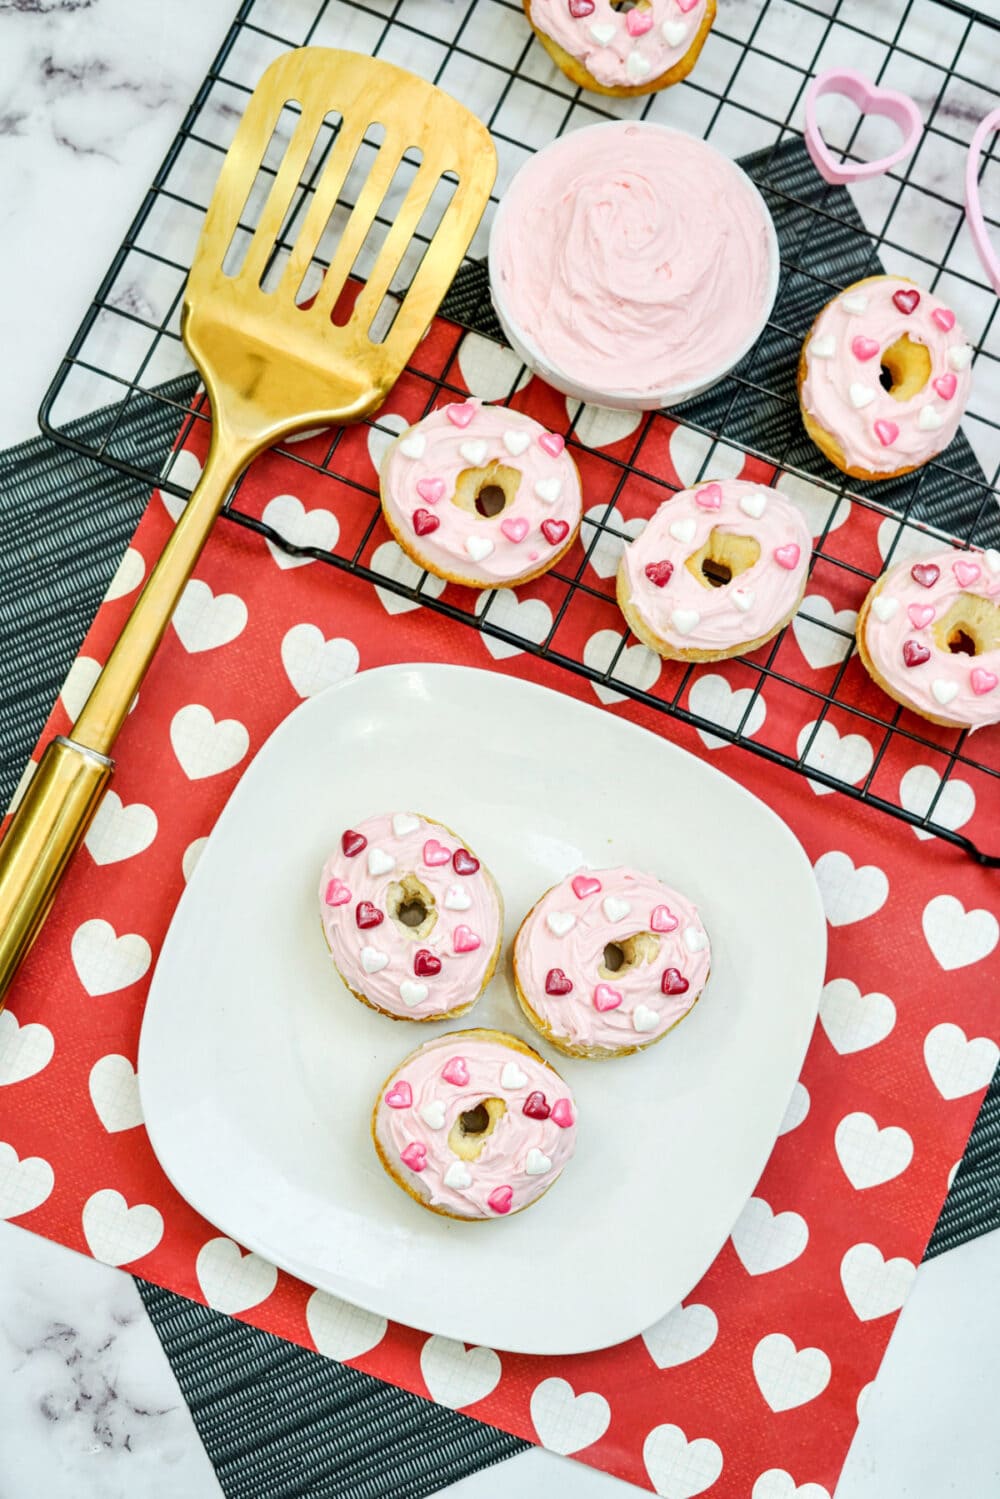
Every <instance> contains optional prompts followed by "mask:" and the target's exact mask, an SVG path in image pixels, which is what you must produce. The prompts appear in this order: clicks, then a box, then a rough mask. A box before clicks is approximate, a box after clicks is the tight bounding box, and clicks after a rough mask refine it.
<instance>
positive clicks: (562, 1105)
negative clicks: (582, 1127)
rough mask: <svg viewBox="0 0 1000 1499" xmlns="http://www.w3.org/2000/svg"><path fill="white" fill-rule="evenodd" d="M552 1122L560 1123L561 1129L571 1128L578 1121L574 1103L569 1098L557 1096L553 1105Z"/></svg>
mask: <svg viewBox="0 0 1000 1499" xmlns="http://www.w3.org/2000/svg"><path fill="white" fill-rule="evenodd" d="M552 1123H553V1124H558V1126H559V1128H560V1129H569V1127H570V1125H571V1124H575V1123H576V1120H575V1119H574V1117H573V1105H572V1104H571V1103H570V1101H569V1099H568V1098H557V1099H556V1101H555V1103H554V1104H553V1105H552Z"/></svg>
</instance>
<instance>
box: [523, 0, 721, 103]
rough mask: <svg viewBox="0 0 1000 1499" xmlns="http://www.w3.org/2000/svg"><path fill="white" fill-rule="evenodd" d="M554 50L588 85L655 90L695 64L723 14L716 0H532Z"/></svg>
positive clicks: (615, 90) (616, 90)
mask: <svg viewBox="0 0 1000 1499" xmlns="http://www.w3.org/2000/svg"><path fill="white" fill-rule="evenodd" d="M524 9H525V12H526V14H527V16H528V19H529V21H530V22H531V24H532V26H533V27H534V28H535V31H536V32H537V34H538V36H539V38H540V39H541V41H542V43H543V45H544V46H545V49H546V51H547V52H548V53H549V54H550V55H551V56H552V58H553V59H554V60H555V61H556V62H557V63H558V64H559V66H560V67H561V68H562V70H563V72H564V73H566V74H567V75H568V76H569V77H570V78H572V80H573V82H574V83H577V84H579V85H580V87H581V88H586V89H591V90H593V91H594V92H595V93H602V94H647V93H652V92H653V91H654V90H655V89H661V88H667V87H668V86H669V85H670V84H672V83H679V82H680V80H681V79H682V78H685V77H686V76H687V74H688V73H689V72H690V71H691V69H692V68H693V67H694V65H695V63H696V62H697V60H698V54H699V53H700V51H701V49H702V46H703V45H704V42H705V38H706V37H707V35H708V33H709V30H710V28H711V25H712V22H713V20H714V19H715V0H647V3H646V4H644V5H637V6H635V8H634V9H632V10H629V11H623V10H621V9H619V7H618V6H616V5H614V4H612V0H524Z"/></svg>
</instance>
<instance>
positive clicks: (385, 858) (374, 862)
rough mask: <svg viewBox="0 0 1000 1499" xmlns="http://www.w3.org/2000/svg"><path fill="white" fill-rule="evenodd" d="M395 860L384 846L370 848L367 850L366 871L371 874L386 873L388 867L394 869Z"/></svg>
mask: <svg viewBox="0 0 1000 1499" xmlns="http://www.w3.org/2000/svg"><path fill="white" fill-rule="evenodd" d="M395 867H396V861H395V859H394V858H393V856H392V854H389V853H386V851H385V849H384V848H370V849H369V850H368V873H369V874H371V875H379V874H388V873H389V870H390V869H395Z"/></svg>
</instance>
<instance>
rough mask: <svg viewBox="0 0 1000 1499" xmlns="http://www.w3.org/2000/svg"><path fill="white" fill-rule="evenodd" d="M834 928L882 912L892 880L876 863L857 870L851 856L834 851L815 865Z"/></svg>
mask: <svg viewBox="0 0 1000 1499" xmlns="http://www.w3.org/2000/svg"><path fill="white" fill-rule="evenodd" d="M813 870H814V873H815V875H816V883H817V884H818V885H819V893H820V896H821V897H822V900H823V909H824V910H825V911H826V919H827V921H828V922H829V923H830V925H831V926H848V925H850V923H852V922H855V921H864V920H866V918H867V917H869V916H874V914H875V912H876V911H880V910H881V909H882V907H883V906H884V905H885V903H886V901H887V900H888V898H889V881H888V879H887V878H886V876H885V874H884V873H883V871H882V870H881V869H879V868H878V867H877V866H876V865H874V864H862V865H860V866H859V867H858V868H855V866H854V861H853V860H852V859H851V857H850V855H848V854H845V853H842V852H840V850H838V849H833V850H831V852H830V853H828V854H822V855H821V856H820V857H819V858H818V859H817V860H816V863H815V865H814V866H813Z"/></svg>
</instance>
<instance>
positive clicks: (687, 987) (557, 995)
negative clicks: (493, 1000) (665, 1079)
mask: <svg viewBox="0 0 1000 1499" xmlns="http://www.w3.org/2000/svg"><path fill="white" fill-rule="evenodd" d="M711 961H712V954H711V948H710V946H709V941H708V933H707V932H706V931H705V928H704V926H703V925H702V921H701V918H700V916H699V915H698V911H697V909H696V907H695V906H693V905H692V904H691V902H690V901H689V900H687V899H686V897H685V896H683V895H681V894H680V893H679V892H678V891H676V890H674V889H672V888H671V887H670V886H669V885H664V884H663V883H662V882H661V881H660V880H657V879H655V878H654V877H653V876H652V875H650V874H640V873H638V872H637V871H636V870H634V869H626V868H622V869H581V870H578V871H577V873H576V874H574V875H571V876H570V878H569V879H567V880H563V882H562V884H560V885H553V887H552V889H551V890H548V891H546V893H545V894H544V895H543V896H542V898H541V900H539V901H538V902H536V904H535V905H534V906H533V907H532V909H531V910H530V911H529V912H528V914H527V916H526V917H525V918H524V920H523V922H522V923H521V928H520V930H519V932H518V934H517V937H516V938H515V939H514V982H515V986H516V989H517V996H518V999H519V1000H520V1002H521V1008H522V1010H523V1011H524V1013H525V1015H526V1016H527V1018H528V1019H529V1020H530V1021H531V1023H532V1025H534V1026H535V1027H536V1028H537V1029H538V1030H539V1031H540V1032H541V1033H542V1035H543V1036H544V1037H545V1038H546V1040H548V1041H550V1042H551V1043H552V1045H553V1046H556V1047H558V1048H559V1050H560V1051H563V1052H566V1053H567V1054H568V1055H569V1056H574V1057H615V1056H627V1055H628V1054H629V1053H630V1052H633V1051H640V1050H642V1048H643V1047H646V1046H651V1045H652V1044H653V1042H654V1041H659V1040H660V1038H661V1037H662V1036H665V1035H666V1034H667V1031H669V1030H671V1029H672V1028H673V1027H674V1026H675V1025H676V1024H677V1023H678V1021H680V1020H683V1019H684V1016H685V1015H686V1014H687V1013H688V1011H689V1010H690V1009H692V1008H693V1006H694V1004H695V1003H696V1001H697V999H698V996H699V995H700V994H701V991H702V989H703V988H704V987H705V982H706V980H707V978H708V972H709V968H710V966H711Z"/></svg>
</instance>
